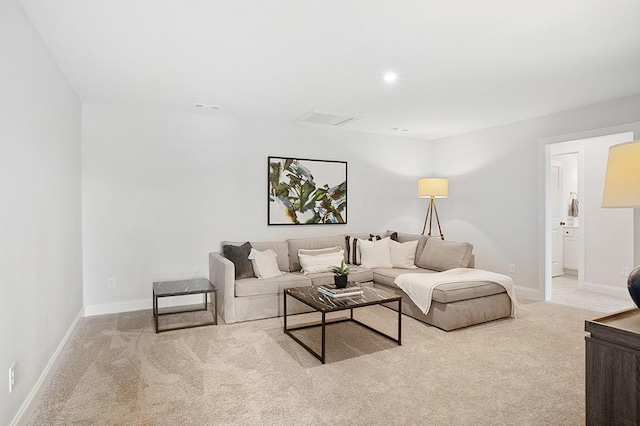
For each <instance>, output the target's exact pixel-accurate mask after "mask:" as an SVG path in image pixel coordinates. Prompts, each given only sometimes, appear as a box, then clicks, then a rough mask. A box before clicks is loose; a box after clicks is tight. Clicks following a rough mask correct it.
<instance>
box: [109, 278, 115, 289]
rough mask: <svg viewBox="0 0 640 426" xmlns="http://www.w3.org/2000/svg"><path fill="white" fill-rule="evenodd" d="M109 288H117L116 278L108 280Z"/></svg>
mask: <svg viewBox="0 0 640 426" xmlns="http://www.w3.org/2000/svg"><path fill="white" fill-rule="evenodd" d="M107 287H109V288H115V287H116V279H115V277H111V278H107Z"/></svg>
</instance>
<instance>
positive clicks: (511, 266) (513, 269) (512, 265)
mask: <svg viewBox="0 0 640 426" xmlns="http://www.w3.org/2000/svg"><path fill="white" fill-rule="evenodd" d="M509 273H510V274H515V273H516V265H515V263H510V264H509Z"/></svg>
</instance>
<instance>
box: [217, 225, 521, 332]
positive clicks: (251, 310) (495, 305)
mask: <svg viewBox="0 0 640 426" xmlns="http://www.w3.org/2000/svg"><path fill="white" fill-rule="evenodd" d="M391 234H392V233H391V231H388V232H387V233H386V235H391ZM393 234H394V237H395V239H396V240H397V241H398V242H400V243H403V242H407V241H414V240H418V244H417V248H416V253H415V264H416V265H417V266H419V267H418V268H416V269H397V268H374V269H367V268H364V267H362V266H352V269H351V272H350V274H349V280H350V281H353V282H358V283H365V284H364V285H372V286H374V287H376V288H381V289H384V290H387V291H390V292H392V293H395V294H398V295H401V296H402V312H403V313H404V314H406V315H409V316H411V317H413V318H415V319H417V320H420V321H423V322H425V323H427V324H430V325H433V326H435V327H438V328H440V329H443V330H446V331H449V330H454V329H457V328H461V327H467V326H470V325H474V324H479V323H483V322H487V321H492V320H496V319H500V318H507V317H509V316H510V315H511V299H510V298H509V296H508V295H507V293H506V291H505V289H504V287H502V286H500V285H499V284H495V283H491V282H457V283H450V284H442V285H440V286H438V287H436V288H435V290H434V291H433V296H432V303H431V307H430V309H429V311H428V312H427V314H426V315H425V314H424V313H423V312H421V311H420V309H419V308H418V307H417V306H416V305H415V304H414V303H413V302H412V301H411V299H410V298H409V297H408V296H407V295H406V294H405V293H404V292H403V291H402V290H401V289H400V288H398V287H397V286H396V284H395V283H394V280H395V278H396V277H397V276H399V275H400V274H407V273H409V274H415V273H420V274H429V273H434V272H437V271H442V270H445V269H449V268H452V267H463V268H464V267H468V268H472V267H473V266H474V265H473V263H474V258H473V255H472V250H473V246H472V245H471V244H468V243H454V242H448V241H447V242H444V241H442V240H440V239H439V238H435V237H431V238H432V240H431V241H429V239H430V237H426V236H424V235H414V234H404V233H397V232H396V233H393ZM378 235H379V234H378ZM349 236H350V237H352V238H353V237H355V238H360V239H368V238H369V236H370V234H361V235H358V234H351V235H349ZM383 236H384V235H383ZM345 237H346V235H335V236H328V237H315V238H294V239H288V240H286V241H277V242H251V245H252V247H253V248H255V249H256V250H260V251H262V250H267V249H272V250H273V251H274V252H275V253H276V255H277V256H276V260H277V263H278V268H279V269H280V270H281V271H284V272H285V273H284V274H283V275H281V276H278V277H275V278H269V279H258V278H255V277H252V278H243V279H238V280H236V279H235V266H234V264H233V262H231V261H230V260H229V259H227V258H225V257H224V256H223V255H222V253H221V252H213V253H210V254H209V279H210V280H211V282H213V283H214V284H215V285H216V287H217V288H218V298H217V300H218V312H219V313H220V315H221V316H222V318H223V320H224V321H225V323H227V324H231V323H235V322H240V321H248V320H255V319H261V318H269V317H276V316H281V315H283V290H284V289H285V288H290V287H302V286H319V285H324V284H330V283H333V274H332V273H331V272H322V273H315V274H308V275H304V274H303V273H302V272H301V271H300V269H301V267H300V259H299V257H298V250H300V249H305V250H313V249H323V248H329V247H335V246H338V247H341V248H343V249H344V250H345V260H347V257H346V256H347V255H346V253H347V252H348V251H347V242H346V238H345ZM244 243H245V242H223V243H222V245H223V246H224V245H235V246H240V245H242V244H244ZM393 305H396V304H393ZM396 306H397V305H396ZM389 307H390V308H392V309H393V308H394V307H393V306H389ZM396 309H397V308H396ZM287 310H288V313H291V312H305V311H308V310H309V309H308V307H306V306H305V305H303V304H301V303H299V302H297V301H292V303H291V304H290V305H289V304H288V307H287Z"/></svg>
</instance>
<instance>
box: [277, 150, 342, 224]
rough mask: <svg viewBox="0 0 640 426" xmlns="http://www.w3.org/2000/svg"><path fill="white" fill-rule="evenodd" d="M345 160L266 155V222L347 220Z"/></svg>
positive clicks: (329, 221) (295, 222)
mask: <svg viewBox="0 0 640 426" xmlns="http://www.w3.org/2000/svg"><path fill="white" fill-rule="evenodd" d="M347 177H348V168H347V162H346V161H334V160H314V159H310V158H293V157H275V156H269V157H267V188H268V189H267V224H268V225H269V226H271V225H344V224H346V223H347Z"/></svg>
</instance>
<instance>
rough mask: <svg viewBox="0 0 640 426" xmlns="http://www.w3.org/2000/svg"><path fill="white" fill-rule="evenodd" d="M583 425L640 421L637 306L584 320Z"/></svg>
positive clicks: (638, 323) (639, 348)
mask: <svg viewBox="0 0 640 426" xmlns="http://www.w3.org/2000/svg"><path fill="white" fill-rule="evenodd" d="M585 330H586V331H587V332H589V333H590V334H591V335H590V336H587V337H586V338H585V339H586V384H585V385H586V410H587V412H586V423H587V425H638V424H640V310H639V309H631V310H628V311H623V312H619V313H616V314H613V315H608V316H606V317H602V318H598V319H595V320H592V321H586V322H585Z"/></svg>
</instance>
